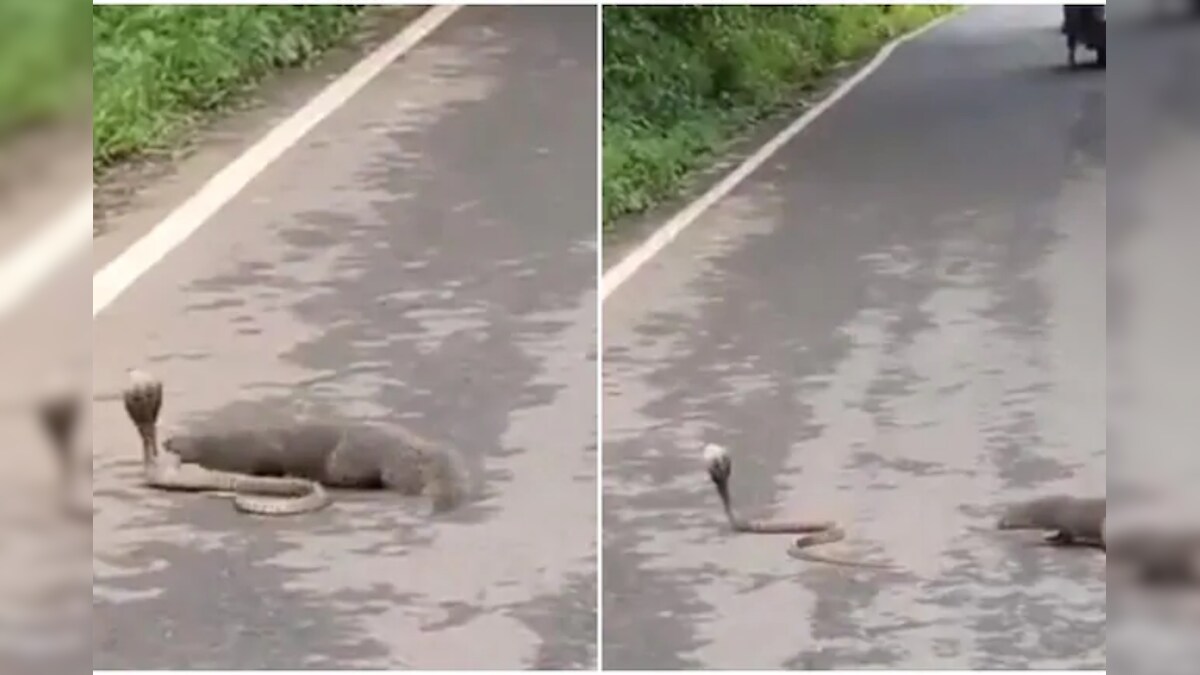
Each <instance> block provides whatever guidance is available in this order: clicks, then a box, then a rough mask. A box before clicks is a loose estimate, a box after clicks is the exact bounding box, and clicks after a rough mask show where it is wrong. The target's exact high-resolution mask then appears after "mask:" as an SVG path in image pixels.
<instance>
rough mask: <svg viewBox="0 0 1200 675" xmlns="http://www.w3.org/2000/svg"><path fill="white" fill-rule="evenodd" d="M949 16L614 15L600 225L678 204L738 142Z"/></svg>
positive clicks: (628, 11) (877, 8) (854, 8)
mask: <svg viewBox="0 0 1200 675" xmlns="http://www.w3.org/2000/svg"><path fill="white" fill-rule="evenodd" d="M952 9H953V7H952V6H934V5H841V6H836V5H809V6H762V5H760V6H745V5H742V6H694V5H693V6H674V7H654V6H610V7H605V8H604V10H603V12H604V58H603V68H604V74H603V76H604V80H603V88H604V115H603V117H604V134H603V139H604V140H603V154H604V217H605V227H606V229H609V228H611V227H612V224H613V222H614V221H616V220H617V219H619V218H621V217H623V216H628V215H630V214H635V213H638V212H641V211H645V210H646V209H648V208H650V207H652V206H654V205H655V204H657V203H659V202H661V201H663V200H665V199H669V198H671V197H673V196H675V195H676V194H677V193H678V192H679V191H680V190H681V189H682V188H683V186H684V185H685V183H686V182H687V179H688V178H689V176H691V175H692V174H693V173H694V172H695V171H697V170H698V169H701V168H703V167H704V166H706V165H707V164H708V163H709V162H711V161H712V160H713V158H714V157H715V156H716V155H717V154H718V153H719V152H720V151H721V150H722V149H723V148H725V147H726V146H727V145H728V144H729V143H730V141H731V140H732V139H734V138H735V137H736V136H737V135H738V134H739V133H742V132H744V131H746V130H747V129H748V128H749V127H751V126H752V125H753V124H754V123H755V122H757V121H761V120H762V119H763V118H764V117H766V116H768V115H770V114H772V113H774V112H777V111H778V110H780V109H781V108H783V107H789V106H791V105H792V102H793V101H795V100H796V99H797V98H798V97H799V95H800V94H801V93H803V92H804V91H805V90H806V89H809V88H812V87H813V86H815V85H817V84H819V83H820V82H821V81H822V78H824V77H826V76H827V75H829V73H830V72H831V71H832V70H833V69H834V68H836V67H838V66H839V65H841V64H844V63H846V62H848V61H852V60H855V59H858V58H861V57H863V56H865V55H867V54H869V53H871V52H873V51H874V50H876V49H877V48H879V47H880V46H882V45H883V44H884V43H886V42H887V41H889V40H890V39H892V38H894V37H896V36H898V35H900V34H902V33H905V32H907V31H909V30H912V29H914V28H916V27H919V26H921V25H922V24H925V23H927V22H928V21H930V20H932V19H934V18H936V17H937V16H940V15H942V14H945V13H947V12H949V11H951V10H952Z"/></svg>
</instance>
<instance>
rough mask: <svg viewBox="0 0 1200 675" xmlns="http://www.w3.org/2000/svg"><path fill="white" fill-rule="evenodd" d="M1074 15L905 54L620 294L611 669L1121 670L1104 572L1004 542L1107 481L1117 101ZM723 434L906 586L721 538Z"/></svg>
mask: <svg viewBox="0 0 1200 675" xmlns="http://www.w3.org/2000/svg"><path fill="white" fill-rule="evenodd" d="M1060 11H1061V10H1059V9H1058V8H1057V7H1043V8H1003V7H992V8H979V9H975V10H971V11H969V12H967V13H966V14H964V15H961V16H958V17H955V18H954V19H952V20H950V21H949V22H948V23H946V24H943V25H942V26H940V27H938V28H936V29H934V30H933V31H931V32H929V33H926V34H925V35H924V36H923V37H921V38H920V39H919V40H918V41H916V42H913V43H910V44H908V45H905V46H903V47H901V48H900V49H899V50H898V51H897V52H896V53H895V54H894V56H893V57H892V58H891V59H890V60H889V61H888V62H887V63H886V64H885V65H884V66H883V67H882V68H881V69H880V70H879V71H878V72H877V73H875V74H874V75H873V76H871V77H870V78H869V79H868V80H867V81H866V82H865V83H864V84H863V85H862V86H861V87H860V88H859V89H857V90H856V91H855V92H854V93H852V94H851V95H850V96H848V97H847V98H846V99H844V100H843V101H842V102H841V103H839V104H838V105H837V106H836V107H834V108H833V109H832V110H831V111H830V112H829V113H828V114H826V115H825V116H824V117H823V118H821V119H820V120H818V121H817V122H816V123H814V124H813V125H812V126H811V127H809V129H808V130H807V131H805V132H804V133H803V134H801V135H800V137H798V138H797V139H796V140H794V141H793V142H792V143H791V144H789V145H788V146H787V147H786V148H784V149H783V150H782V151H781V152H780V153H779V154H778V155H777V156H776V157H774V158H773V159H772V160H771V161H770V162H768V164H767V165H766V166H765V167H764V168H763V169H761V170H759V171H758V172H757V173H756V174H755V175H754V176H753V177H752V178H751V179H750V180H748V181H747V182H746V183H744V184H743V185H742V186H741V187H740V188H739V189H737V190H736V191H735V192H734V193H732V194H731V195H730V196H729V197H727V198H726V199H724V200H723V201H722V202H720V203H719V204H718V205H717V206H716V207H715V208H713V209H712V210H710V211H709V212H708V213H707V214H706V215H705V216H703V217H702V218H701V219H700V220H699V221H697V222H696V223H695V224H694V225H692V227H691V228H690V229H689V230H688V231H686V232H685V233H684V234H683V235H682V236H681V238H680V239H679V240H677V241H676V242H675V243H673V244H672V245H671V246H670V247H668V248H667V249H666V250H665V251H664V252H663V253H662V254H661V255H660V256H659V257H657V258H656V259H655V260H654V262H652V263H651V264H650V265H648V266H647V267H646V268H644V269H643V270H642V271H641V272H639V273H638V275H637V276H635V277H634V278H633V279H632V280H630V281H629V283H628V284H627V285H625V286H624V287H622V288H621V290H619V291H618V292H617V293H616V294H615V295H614V296H613V297H612V298H610V299H609V300H608V302H607V303H606V306H605V313H604V335H603V340H604V349H605V352H604V354H605V360H604V371H605V372H604V421H603V427H602V428H603V433H604V435H605V446H604V496H605V501H604V513H603V517H604V528H605V531H604V550H605V556H604V562H603V565H604V584H605V585H604V610H605V614H604V628H603V630H604V636H603V644H604V647H603V649H604V665H605V667H606V669H628V668H662V669H675V668H727V669H759V668H781V667H783V668H801V669H826V668H840V669H848V668H896V669H900V668H904V669H943V668H952V669H985V668H989V669H990V668H1015V669H1080V668H1084V669H1103V668H1104V666H1105V600H1106V597H1105V583H1104V569H1105V568H1104V558H1103V556H1099V555H1096V554H1095V553H1094V552H1091V551H1056V550H1050V549H1047V548H1045V547H1039V546H1036V545H1033V543H1032V542H1031V541H1030V539H1029V538H1025V537H1021V536H1015V537H1001V536H998V534H997V533H995V532H992V531H991V529H990V528H991V525H992V523H993V522H994V518H995V516H996V514H997V507H998V506H1000V505H1001V504H1003V503H1005V502H1007V501H1009V500H1013V499H1017V498H1024V497H1028V496H1032V495H1036V494H1041V493H1046V492H1057V491H1065V492H1072V493H1080V494H1103V493H1104V490H1105V426H1104V423H1105V350H1106V345H1105V338H1104V330H1105V290H1104V289H1105V286H1104V282H1105V272H1104V270H1105V267H1104V265H1105V234H1106V233H1105V211H1106V206H1105V199H1106V193H1105V80H1104V73H1103V72H1102V71H1081V72H1076V73H1071V72H1067V71H1066V70H1065V69H1064V67H1063V64H1064V63H1065V53H1064V49H1063V46H1062V42H1061V36H1060V35H1058V34H1057V32H1056V28H1057V24H1058V21H1059V20H1060ZM706 441H713V442H718V443H722V444H724V445H726V446H728V447H729V448H731V452H732V453H733V461H734V467H735V468H734V474H733V483H734V485H733V489H734V492H735V495H736V496H737V497H739V498H740V500H741V502H742V506H743V509H744V511H746V512H747V513H753V514H756V515H758V514H761V515H764V516H771V517H783V516H786V515H792V516H803V517H809V516H811V517H812V518H813V519H822V520H823V519H827V518H832V519H835V520H838V521H841V522H843V523H845V524H846V525H847V529H848V533H849V536H848V539H847V541H846V542H845V543H844V544H837V545H834V546H831V547H829V550H828V551H827V552H828V553H830V554H836V555H840V556H843V557H864V558H870V559H872V560H880V561H885V562H890V563H892V564H894V565H895V566H896V567H897V568H898V570H897V571H876V570H859V569H843V568H837V567H829V566H821V565H816V564H810V563H802V562H799V561H795V560H792V559H790V558H788V557H787V556H786V554H785V549H786V547H787V544H788V538H787V537H770V536H749V535H744V536H733V535H730V534H728V533H727V529H726V526H725V523H724V519H723V517H722V516H721V514H720V510H719V502H718V500H717V497H716V495H715V493H714V491H713V489H712V487H711V485H710V484H709V483H708V479H707V477H706V475H705V473H704V471H703V468H702V465H701V461H700V448H701V445H702V444H703V443H704V442H706ZM1034 541H1036V536H1035V537H1034Z"/></svg>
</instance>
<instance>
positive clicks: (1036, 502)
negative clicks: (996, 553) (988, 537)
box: [996, 496, 1068, 530]
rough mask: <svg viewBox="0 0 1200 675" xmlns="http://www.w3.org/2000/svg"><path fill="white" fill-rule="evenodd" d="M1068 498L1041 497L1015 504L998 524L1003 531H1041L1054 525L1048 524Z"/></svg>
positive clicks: (1005, 512) (1002, 516)
mask: <svg viewBox="0 0 1200 675" xmlns="http://www.w3.org/2000/svg"><path fill="white" fill-rule="evenodd" d="M1067 501H1068V498H1066V497H1061V496H1052V497H1039V498H1037V499H1032V500H1030V501H1027V502H1022V503H1020V504H1013V505H1012V506H1009V507H1008V508H1007V509H1005V511H1004V514H1003V515H1001V516H1000V519H999V520H998V521H997V522H996V527H997V529H1001V530H1040V529H1043V528H1046V527H1047V526H1050V525H1053V523H1049V522H1047V521H1048V520H1049V519H1051V518H1053V514H1055V513H1057V512H1058V511H1060V510H1061V509H1062V508H1063V507H1064V506H1065V505H1066V503H1067Z"/></svg>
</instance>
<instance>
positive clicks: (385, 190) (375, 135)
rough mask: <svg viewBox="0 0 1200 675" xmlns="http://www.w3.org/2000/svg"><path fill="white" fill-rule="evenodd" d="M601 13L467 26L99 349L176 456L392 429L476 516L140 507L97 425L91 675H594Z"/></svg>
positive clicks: (202, 243) (280, 169)
mask: <svg viewBox="0 0 1200 675" xmlns="http://www.w3.org/2000/svg"><path fill="white" fill-rule="evenodd" d="M596 90H597V86H596V10H595V8H592V7H565V8H553V7H541V8H537V7H526V8H506V7H491V8H487V7H478V8H467V9H465V10H463V11H460V12H459V13H458V14H456V15H455V16H454V17H453V18H452V19H451V20H450V21H449V22H448V23H447V24H445V25H443V26H442V27H441V28H439V29H438V30H437V31H436V32H435V33H434V34H433V35H432V36H431V37H430V38H428V39H427V40H426V41H424V42H422V43H421V44H420V45H419V46H417V47H416V48H415V49H414V50H413V51H412V52H410V53H409V54H408V55H406V56H405V57H403V58H402V59H400V60H398V61H397V62H396V63H394V64H392V65H391V66H389V68H388V69H387V70H386V71H385V72H384V73H382V74H381V75H380V76H379V77H378V78H376V79H375V80H373V81H372V82H371V83H370V84H369V85H368V86H367V87H366V88H365V89H364V90H363V91H362V92H360V93H359V94H358V95H357V96H356V97H354V98H353V99H352V100H350V101H349V102H348V103H347V104H346V105H345V106H344V107H343V108H341V109H340V110H338V111H337V112H335V113H334V114H333V115H332V116H331V117H330V118H329V119H327V120H326V121H324V122H323V123H322V124H320V125H319V126H318V127H317V128H316V129H315V130H314V131H313V132H311V133H310V134H308V135H307V136H306V137H305V138H304V139H303V140H302V141H301V142H300V143H299V144H298V145H297V146H296V147H294V148H292V149H291V150H290V151H289V152H288V153H287V154H286V155H284V156H283V157H282V158H281V159H280V160H279V161H278V162H277V163H275V164H274V165H273V166H271V167H270V168H269V169H268V170H267V171H266V172H264V173H263V174H262V175H260V176H259V177H257V178H256V179H255V180H254V181H253V183H251V184H250V185H249V186H248V187H247V188H246V189H245V190H244V191H243V192H242V193H241V194H239V195H238V196H237V197H236V198H235V199H234V200H233V201H232V202H231V203H229V204H228V205H227V206H226V207H225V208H223V209H222V210H221V211H220V212H219V213H218V214H216V215H215V216H214V218H213V219H212V222H210V223H208V224H207V225H206V226H205V227H204V228H203V229H201V230H200V231H199V232H198V233H197V234H196V235H195V236H194V237H193V238H191V239H190V240H189V241H187V242H186V243H185V244H184V245H183V246H182V247H181V248H179V249H178V250H176V251H175V252H173V253H171V254H170V256H169V257H168V258H167V259H165V260H163V261H162V263H161V264H159V265H157V266H156V267H154V268H153V269H152V270H151V271H150V272H149V273H147V274H146V275H145V276H144V277H143V278H141V279H140V280H139V281H138V282H137V283H136V284H135V285H134V286H133V287H132V288H131V289H130V290H129V291H128V292H126V293H125V294H124V295H123V296H122V297H120V298H119V299H118V300H117V301H116V302H115V304H113V305H112V306H111V307H109V308H108V309H107V310H106V311H105V312H104V313H103V314H101V315H100V316H99V317H98V318H97V319H96V321H95V323H94V328H93V330H94V345H95V359H94V373H93V385H94V386H95V387H96V388H97V389H98V390H102V391H108V390H112V389H114V388H117V387H120V386H121V385H122V383H123V381H124V371H125V369H126V368H128V367H131V366H140V367H145V368H148V369H150V370H151V371H152V372H154V373H156V374H157V375H159V376H160V377H162V378H163V380H164V381H165V382H166V386H167V401H166V408H165V412H164V416H165V417H166V420H165V425H166V426H167V427H168V428H180V427H183V428H186V427H187V426H189V425H193V424H199V423H209V424H211V423H213V422H216V421H219V420H222V419H233V418H235V417H239V416H244V415H254V416H256V417H267V416H273V415H287V416H307V415H318V414H326V413H327V414H336V415H342V416H348V417H354V418H360V419H368V420H372V421H376V422H378V423H380V424H388V423H392V422H398V423H402V424H406V425H408V426H410V427H412V428H413V429H414V430H416V431H418V432H420V433H423V434H424V435H427V436H430V437H432V438H434V439H437V440H441V441H444V442H447V443H449V444H452V445H455V446H457V447H459V448H461V449H462V451H463V453H464V454H465V455H466V457H467V458H468V461H469V463H470V464H471V466H472V467H473V470H474V471H475V472H476V473H477V474H478V476H479V477H480V478H482V479H483V484H484V487H485V491H484V494H483V496H482V500H481V501H480V502H479V503H477V504H474V505H471V506H470V507H468V508H466V509H464V510H463V511H461V512H460V513H458V514H455V515H451V516H449V517H446V518H439V519H436V520H431V519H429V518H427V517H426V512H427V509H428V505H427V504H425V503H424V502H423V501H421V500H419V499H406V498H403V497H400V496H398V495H391V494H386V493H376V494H363V495H354V494H345V495H338V496H337V503H336V504H335V505H334V506H333V507H332V508H330V509H328V510H326V511H324V512H321V513H319V514H315V515H310V516H305V517H299V518H294V519H287V520H264V519H254V518H248V517H244V516H241V515H239V514H236V513H235V512H234V511H233V509H232V507H231V505H230V504H229V502H228V501H227V500H224V499H215V498H212V497H205V496H188V495H177V494H161V493H150V492H148V491H146V490H143V489H141V488H140V487H138V486H137V485H136V483H137V475H138V471H137V461H136V458H137V454H138V450H137V443H136V437H135V435H134V433H133V430H132V428H131V427H130V425H129V423H128V422H127V420H126V419H125V418H124V416H123V412H122V411H121V410H120V407H119V406H117V405H111V404H110V405H98V406H97V407H96V410H95V414H94V432H93V439H94V444H95V448H94V452H95V471H96V476H95V487H96V495H95V504H96V507H97V509H98V511H97V514H96V516H95V524H94V528H95V532H94V556H93V565H94V574H95V579H94V585H93V604H94V629H93V638H92V650H93V657H94V666H95V667H96V668H101V669H169V668H172V667H181V666H186V667H189V668H201V669H268V668H270V669H280V668H282V669H294V668H338V669H365V668H403V667H413V668H451V669H484V668H488V669H495V668H501V669H511V668H534V667H537V668H586V667H590V666H591V665H592V664H593V663H594V660H595V656H596V655H595V632H596V617H595V605H596V580H595V571H596V551H595V546H596V542H595V536H596V526H595V520H596V496H595V489H596V472H595V468H596V454H595V452H596V450H595V445H596V438H595V436H596V425H597V421H596V414H595V411H596V360H595V350H596V346H595V345H596V337H597V336H596V328H597V327H596V305H595V303H596V294H595V267H596V263H595V256H596V226H595V214H596V208H597V197H596V194H595V185H596V154H595V153H596V134H597V128H596V113H595V111H596V105H597V100H596Z"/></svg>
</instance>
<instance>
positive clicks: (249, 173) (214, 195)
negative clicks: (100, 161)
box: [92, 5, 462, 318]
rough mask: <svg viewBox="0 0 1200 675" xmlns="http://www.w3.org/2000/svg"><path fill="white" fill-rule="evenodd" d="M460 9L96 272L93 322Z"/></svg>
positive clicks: (365, 63)
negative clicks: (320, 124)
mask: <svg viewBox="0 0 1200 675" xmlns="http://www.w3.org/2000/svg"><path fill="white" fill-rule="evenodd" d="M461 7H462V6H461V5H438V6H434V7H431V8H430V9H428V10H426V12H425V13H424V14H422V15H421V17H420V18H418V19H417V20H416V21H414V22H412V23H411V24H409V25H408V26H406V27H405V28H404V30H402V31H400V33H398V34H397V35H396V37H394V38H392V39H391V40H389V41H388V42H387V43H385V44H384V45H383V46H381V47H379V48H378V49H376V50H375V51H374V52H372V53H371V54H369V55H367V56H366V57H365V58H364V59H363V60H362V61H359V62H358V63H357V64H355V66H354V67H353V68H351V69H350V70H348V71H347V72H346V73H345V74H343V75H342V76H341V77H339V78H338V79H337V80H334V81H333V82H332V83H331V84H330V85H329V86H328V87H326V88H325V89H324V90H322V91H321V93H320V94H317V96H315V97H314V98H313V99H312V100H310V101H309V102H308V103H307V104H305V105H304V107H302V108H300V109H299V110H297V111H296V112H295V113H294V114H293V115H292V116H291V117H289V118H288V119H287V120H285V121H284V122H282V123H281V124H279V125H278V126H276V127H275V128H274V129H272V130H271V131H270V132H268V133H267V134H266V135H265V136H263V137H262V138H261V139H260V140H259V141H258V142H257V143H255V144H254V145H253V146H252V147H250V148H249V149H247V150H246V151H245V152H244V153H242V155H241V156H239V157H238V158H237V159H235V160H234V161H232V162H230V163H229V164H228V165H227V166H226V167H225V168H224V169H222V170H221V171H220V172H218V173H217V174H216V175H215V176H213V177H212V178H211V179H209V181H208V182H207V183H205V184H204V186H203V187H202V188H200V190H199V191H197V192H196V193H195V194H194V195H192V197H190V198H189V199H188V200H187V201H185V202H183V203H182V204H181V205H179V207H178V208H176V209H175V210H174V211H172V212H171V213H170V214H169V215H168V216H167V217H166V218H164V219H163V220H162V221H161V222H159V223H158V224H157V225H156V226H155V227H154V229H152V230H150V232H148V233H147V234H146V235H145V236H144V237H142V238H141V239H139V240H138V241H137V242H135V243H134V244H133V245H132V246H130V247H129V248H128V249H126V250H125V251H123V252H122V253H121V255H119V256H117V258H116V259H114V260H113V261H112V262H110V263H109V264H108V265H106V266H105V267H104V269H102V270H100V271H99V272H97V273H96V274H95V276H93V277H92V318H95V317H96V316H97V315H99V314H100V312H102V311H104V309H105V308H106V307H108V306H109V305H111V304H112V303H113V301H114V300H116V299H117V297H118V296H120V295H121V293H123V292H124V291H125V290H126V289H128V288H129V287H130V286H131V285H133V283H134V282H135V281H137V279H138V278H139V277H141V276H142V275H143V274H145V273H146V272H147V271H149V270H150V268H152V267H154V265H156V264H157V263H158V262H159V261H161V260H162V259H163V258H164V257H166V256H167V254H169V253H170V252H171V251H172V250H174V249H175V248H176V247H178V246H179V245H180V244H182V243H183V242H184V241H186V240H187V238H188V237H190V236H191V235H192V234H194V233H195V232H196V231H197V230H199V229H200V226H202V225H203V224H204V223H205V222H206V221H207V220H208V219H209V218H210V217H212V215H213V214H214V213H216V212H217V211H218V210H219V209H221V207H223V206H224V205H225V204H226V203H228V202H229V201H230V200H231V199H233V198H234V197H235V196H236V195H237V194H238V193H239V192H241V190H242V189H243V188H245V187H246V185H247V184H249V183H250V181H252V180H254V178H255V177H256V176H258V174H260V173H262V171H263V170H265V169H266V168H267V167H268V166H269V165H270V164H271V162H273V161H275V160H276V159H278V158H279V157H280V156H281V155H282V154H283V153H284V152H286V151H287V150H288V149H289V148H291V147H292V146H293V145H295V144H296V142H297V141H299V140H300V139H301V138H303V137H304V135H305V134H306V133H308V132H309V131H310V130H312V128H313V127H315V126H316V125H317V124H319V123H320V122H321V121H322V120H324V119H325V118H326V117H328V116H329V115H330V114H332V113H333V112H334V111H335V110H337V109H338V108H340V107H341V106H342V105H343V104H345V103H346V101H348V100H350V99H351V98H352V97H353V96H354V95H355V94H356V93H358V91H359V90H360V89H362V88H363V87H364V86H366V85H367V83H369V82H370V81H371V80H372V79H374V78H375V76H377V75H378V74H379V73H381V72H383V69H384V68H386V67H387V66H388V65H389V64H390V63H392V62H393V61H395V60H396V59H397V58H399V57H400V56H402V55H403V54H405V53H406V52H408V51H409V50H411V49H412V48H413V47H415V46H416V45H417V44H418V43H419V42H420V41H421V40H423V39H424V38H425V37H427V36H428V35H429V34H431V33H433V31H434V30H436V29H437V28H438V27H439V26H441V25H442V24H443V23H445V22H446V20H448V19H449V18H450V17H451V16H452V15H453V14H454V13H455V12H457V11H458V10H459V9H460V8H461Z"/></svg>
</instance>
